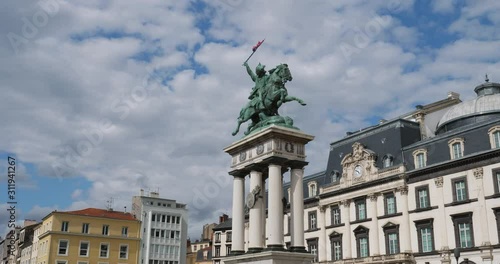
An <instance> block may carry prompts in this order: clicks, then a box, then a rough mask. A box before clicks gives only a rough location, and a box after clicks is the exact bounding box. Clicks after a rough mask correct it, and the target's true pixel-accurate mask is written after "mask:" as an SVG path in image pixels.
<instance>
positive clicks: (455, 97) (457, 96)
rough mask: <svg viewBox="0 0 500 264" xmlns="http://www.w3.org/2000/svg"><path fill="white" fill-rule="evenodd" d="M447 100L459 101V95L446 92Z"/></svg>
mask: <svg viewBox="0 0 500 264" xmlns="http://www.w3.org/2000/svg"><path fill="white" fill-rule="evenodd" d="M448 98H450V99H460V94H459V93H455V92H448Z"/></svg>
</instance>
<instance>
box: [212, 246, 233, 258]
mask: <svg viewBox="0 0 500 264" xmlns="http://www.w3.org/2000/svg"><path fill="white" fill-rule="evenodd" d="M230 254H231V245H228V246H226V256H229V255H230ZM215 257H221V255H220V246H215Z"/></svg>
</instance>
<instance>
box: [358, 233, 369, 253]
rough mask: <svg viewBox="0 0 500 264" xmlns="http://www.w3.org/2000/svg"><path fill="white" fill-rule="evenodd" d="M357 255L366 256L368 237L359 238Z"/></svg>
mask: <svg viewBox="0 0 500 264" xmlns="http://www.w3.org/2000/svg"><path fill="white" fill-rule="evenodd" d="M359 257H360V258H365V257H368V239H367V238H366V237H363V238H360V239H359Z"/></svg>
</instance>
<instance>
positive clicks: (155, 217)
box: [151, 214, 181, 224]
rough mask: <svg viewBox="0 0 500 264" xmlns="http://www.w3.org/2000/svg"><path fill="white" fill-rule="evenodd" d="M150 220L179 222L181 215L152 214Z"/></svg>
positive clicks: (170, 222) (168, 222) (169, 222)
mask: <svg viewBox="0 0 500 264" xmlns="http://www.w3.org/2000/svg"><path fill="white" fill-rule="evenodd" d="M151 222H157V223H167V224H180V223H181V217H180V216H175V215H166V214H152V215H151Z"/></svg>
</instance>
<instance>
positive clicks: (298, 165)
mask: <svg viewBox="0 0 500 264" xmlns="http://www.w3.org/2000/svg"><path fill="white" fill-rule="evenodd" d="M307 164H309V162H307V161H300V160H289V161H287V162H286V165H287V166H289V167H290V168H291V169H292V170H294V169H303V168H304V167H305V166H307Z"/></svg>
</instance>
